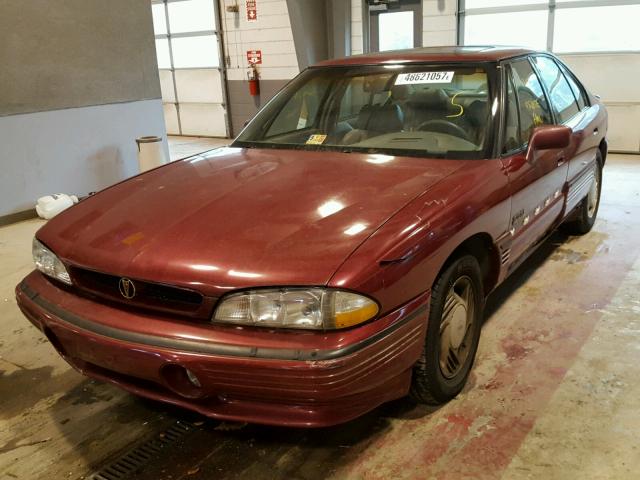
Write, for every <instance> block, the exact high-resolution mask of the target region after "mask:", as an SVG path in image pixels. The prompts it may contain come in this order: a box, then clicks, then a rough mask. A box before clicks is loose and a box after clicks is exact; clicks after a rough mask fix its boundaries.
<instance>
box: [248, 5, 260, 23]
mask: <svg viewBox="0 0 640 480" xmlns="http://www.w3.org/2000/svg"><path fill="white" fill-rule="evenodd" d="M257 20H258V6H257V5H256V0H247V21H248V22H255V21H257Z"/></svg>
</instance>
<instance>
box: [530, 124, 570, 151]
mask: <svg viewBox="0 0 640 480" xmlns="http://www.w3.org/2000/svg"><path fill="white" fill-rule="evenodd" d="M569 142H571V129H570V128H569V127H565V126H564V125H544V126H542V127H536V128H534V129H533V133H532V134H531V138H530V139H529V151H530V152H531V151H533V150H549V149H552V148H566V147H568V146H569Z"/></svg>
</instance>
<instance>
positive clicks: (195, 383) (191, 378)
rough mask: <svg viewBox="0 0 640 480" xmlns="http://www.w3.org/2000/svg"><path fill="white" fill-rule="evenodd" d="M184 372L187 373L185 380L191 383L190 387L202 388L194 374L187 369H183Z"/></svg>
mask: <svg viewBox="0 0 640 480" xmlns="http://www.w3.org/2000/svg"><path fill="white" fill-rule="evenodd" d="M185 371H186V372H187V378H188V379H189V381H190V382H191V385H193V386H194V387H198V388H200V387H202V385H201V384H200V380H198V377H196V374H195V373H193V372H192V371H191V370H189V369H188V368H185Z"/></svg>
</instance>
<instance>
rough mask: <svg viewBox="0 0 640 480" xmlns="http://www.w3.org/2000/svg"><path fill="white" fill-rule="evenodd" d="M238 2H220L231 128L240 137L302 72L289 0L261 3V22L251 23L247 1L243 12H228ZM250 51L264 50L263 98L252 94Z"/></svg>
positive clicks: (261, 71)
mask: <svg viewBox="0 0 640 480" xmlns="http://www.w3.org/2000/svg"><path fill="white" fill-rule="evenodd" d="M235 4H236V0H220V6H221V8H220V11H221V13H222V30H223V32H224V42H225V52H224V55H225V57H227V80H228V81H227V92H228V95H229V110H230V119H231V126H232V129H233V133H234V135H237V134H238V133H239V132H240V130H241V129H242V126H243V125H244V122H245V121H246V120H248V119H250V118H251V117H253V115H254V114H255V113H256V112H257V111H258V108H259V107H261V106H262V105H264V104H265V103H266V102H267V101H268V100H269V99H270V98H271V97H272V96H273V95H274V94H275V93H276V92H277V91H278V90H280V88H282V87H283V86H284V85H285V84H286V83H287V82H288V81H289V80H291V79H292V78H293V77H294V76H296V75H297V74H298V72H299V69H298V60H297V58H296V49H295V45H294V42H293V33H292V31H291V22H290V19H289V12H288V9H287V2H286V0H259V1H258V2H257V7H258V17H257V21H255V22H249V21H248V20H247V14H246V10H245V5H244V2H239V5H240V12H239V13H232V12H227V11H226V7H227V6H231V5H235ZM247 50H262V65H259V66H258V68H259V71H260V96H259V97H251V96H250V95H249V85H248V82H247V71H248V70H247V66H248V64H247Z"/></svg>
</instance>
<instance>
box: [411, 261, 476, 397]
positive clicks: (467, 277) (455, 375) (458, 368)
mask: <svg viewBox="0 0 640 480" xmlns="http://www.w3.org/2000/svg"><path fill="white" fill-rule="evenodd" d="M467 289H470V290H467ZM468 291H470V292H471V295H470V296H467V292H468ZM453 294H455V295H453ZM456 295H457V297H456ZM463 297H464V298H463ZM461 299H462V300H464V301H463V302H461V301H460V300H461ZM465 303H466V305H467V307H466V308H465V307H464V305H465ZM483 309H484V290H483V287H482V274H481V271H480V265H479V264H478V261H477V260H476V258H475V257H473V256H471V255H465V256H462V257H460V258H458V259H456V260H455V261H453V262H452V263H451V264H450V265H449V266H448V267H447V268H446V269H445V270H444V271H443V272H442V273H441V274H440V275H439V276H438V278H437V279H436V282H435V284H434V286H433V289H432V291H431V308H430V311H429V319H428V324H427V335H426V339H425V346H424V351H423V353H422V356H421V357H420V360H418V362H417V363H416V365H415V366H414V368H413V378H412V384H411V396H412V397H413V398H414V399H415V400H416V401H418V402H419V403H426V404H429V405H439V404H441V403H445V402H447V401H449V400H451V399H452V398H454V397H455V396H456V395H457V394H458V393H460V391H461V390H462V388H463V387H464V385H465V383H466V381H467V378H468V377H469V373H470V372H471V367H472V365H473V361H474V358H475V355H476V351H477V349H478V341H479V339H480V329H481V327H482V319H483ZM463 316H464V317H465V318H464V320H463V319H462V317H463ZM445 324H446V325H445ZM443 326H444V327H443ZM442 327H443V328H442ZM456 344H457V348H456V347H455V346H456ZM454 360H457V363H456V362H455V361H454Z"/></svg>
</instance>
